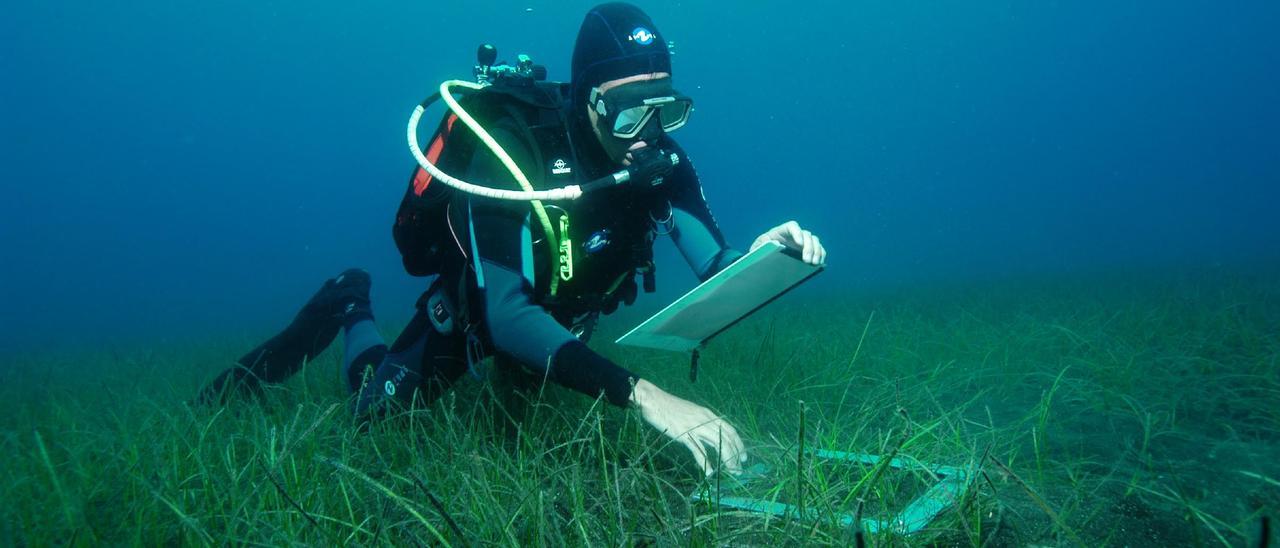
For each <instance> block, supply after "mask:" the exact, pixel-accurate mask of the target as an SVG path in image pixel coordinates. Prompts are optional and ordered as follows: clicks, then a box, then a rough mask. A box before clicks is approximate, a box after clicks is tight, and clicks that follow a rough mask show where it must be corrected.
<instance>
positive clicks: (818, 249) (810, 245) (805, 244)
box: [750, 221, 827, 265]
mask: <svg viewBox="0 0 1280 548" xmlns="http://www.w3.org/2000/svg"><path fill="white" fill-rule="evenodd" d="M765 242H778V243H780V244H782V245H785V246H787V247H789V248H791V249H796V250H799V251H800V258H801V259H804V262H806V263H809V264H811V265H821V264H826V262H827V248H825V247H822V241H820V240H819V239H818V237H817V236H814V235H813V233H812V232H809V231H808V230H805V229H803V228H800V224H799V223H797V222H795V221H787V222H785V223H782V224H780V225H778V226H775V227H773V228H771V229H769V231H768V232H765V233H764V234H761V235H760V237H759V238H756V241H755V242H754V243H752V244H751V250H750V251H755V250H756V248H758V247H760V246H762V245H764V243H765Z"/></svg>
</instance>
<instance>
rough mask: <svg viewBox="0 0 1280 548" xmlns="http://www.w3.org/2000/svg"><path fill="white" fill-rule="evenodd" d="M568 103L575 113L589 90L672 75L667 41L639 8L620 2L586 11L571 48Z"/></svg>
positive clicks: (584, 100)
mask: <svg viewBox="0 0 1280 548" xmlns="http://www.w3.org/2000/svg"><path fill="white" fill-rule="evenodd" d="M572 71H573V72H572V77H571V85H572V91H571V95H572V98H571V100H572V101H573V104H574V110H575V111H577V110H578V105H584V104H586V102H587V95H588V94H589V93H591V88H593V87H595V86H598V85H600V84H602V83H604V82H608V81H609V80H617V79H619V78H625V77H627V76H635V75H637V74H650V73H654V72H667V73H670V72H671V54H670V52H669V51H668V49H667V40H666V39H665V38H663V36H662V32H661V31H659V30H658V27H657V26H656V25H654V24H653V20H652V19H650V18H649V16H648V15H646V14H645V13H644V12H643V11H641V10H640V8H638V7H636V6H633V5H631V4H627V3H623V2H611V3H608V4H601V5H599V6H596V7H594V8H592V9H591V11H589V12H587V17H586V18H585V19H583V21H582V27H580V28H579V29H578V40H577V42H575V43H574V46H573V65H572Z"/></svg>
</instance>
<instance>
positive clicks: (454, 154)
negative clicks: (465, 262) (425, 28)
mask: <svg viewBox="0 0 1280 548" xmlns="http://www.w3.org/2000/svg"><path fill="white" fill-rule="evenodd" d="M476 57H477V61H478V63H477V64H476V66H475V68H474V69H473V76H474V77H475V79H476V81H477V82H478V83H479V84H480V85H482V86H483V87H482V88H480V89H479V90H477V91H472V92H470V93H468V94H467V95H466V96H465V97H463V98H462V99H461V100H460V101H459V104H460V105H465V107H466V112H469V113H471V114H473V115H475V116H476V117H477V118H479V119H480V120H481V121H484V122H489V121H492V119H493V118H495V117H498V116H503V115H506V114H507V113H508V112H510V111H511V110H512V109H520V110H529V109H554V108H558V106H559V105H558V102H557V100H558V93H559V88H560V87H562V86H563V85H562V84H556V83H549V82H546V81H545V80H546V77H547V71H546V67H543V66H541V65H535V64H533V62H532V60H531V59H530V58H529V57H528V56H527V55H523V54H522V55H520V56H519V57H518V61H517V63H516V64H515V65H511V64H507V63H505V62H503V63H495V61H496V59H497V50H496V49H495V48H494V47H493V46H491V45H489V44H484V45H481V46H480V48H479V50H478V51H477V55H476ZM436 97H438V94H437V95H435V96H433V97H432V98H431V99H428V100H427V101H426V102H424V104H426V103H429V102H431V101H433V100H434V99H435V98H436ZM460 121H461V120H459V116H458V114H457V113H455V112H453V111H448V112H446V113H445V114H444V116H443V117H442V119H441V120H440V123H439V125H438V126H437V128H436V131H435V133H434V134H433V135H432V137H431V139H430V141H429V144H428V146H427V148H426V150H425V151H423V154H424V156H425V157H426V159H427V160H428V161H429V162H430V163H431V164H433V165H435V166H437V167H438V168H439V169H440V170H442V171H444V172H446V173H461V172H463V171H465V170H466V168H467V166H468V165H469V164H470V163H471V159H472V157H473V155H474V154H475V153H476V151H477V147H480V146H484V145H483V144H482V143H480V141H479V140H478V139H477V137H476V135H475V134H474V133H473V132H472V131H471V130H470V129H469V128H468V127H467V126H466V124H462V123H459V122H460ZM457 192H460V190H458V189H457V188H455V187H454V186H452V185H449V184H445V182H444V181H441V180H438V178H437V177H436V176H435V175H433V174H432V173H431V172H429V171H427V170H426V169H424V168H423V167H422V166H415V167H414V169H413V172H412V173H411V174H410V176H409V184H408V188H407V189H406V190H405V194H404V197H403V198H402V199H401V200H400V207H399V209H398V210H397V211H396V217H395V224H394V225H392V236H393V238H394V239H395V243H396V248H397V249H398V250H399V251H400V256H401V260H402V262H403V263H404V268H405V271H406V272H408V273H409V274H410V275H412V276H432V275H436V274H440V273H441V267H442V265H443V264H445V262H446V261H450V260H454V259H456V258H460V257H462V255H463V251H462V250H461V249H459V244H458V243H457V235H456V234H454V235H451V230H452V228H451V227H450V226H449V220H448V211H447V208H448V205H449V203H450V202H452V201H453V197H454V196H455V194H456V193H457Z"/></svg>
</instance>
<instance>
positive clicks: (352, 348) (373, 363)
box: [342, 319, 387, 393]
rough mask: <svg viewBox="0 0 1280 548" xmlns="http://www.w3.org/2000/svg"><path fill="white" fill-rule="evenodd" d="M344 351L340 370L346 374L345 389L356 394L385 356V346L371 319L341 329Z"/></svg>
mask: <svg viewBox="0 0 1280 548" xmlns="http://www.w3.org/2000/svg"><path fill="white" fill-rule="evenodd" d="M343 341H344V342H345V343H346V344H344V346H345V348H346V350H345V352H344V354H343V358H342V370H343V371H344V372H346V378H347V389H348V390H350V391H351V393H355V392H358V391H359V390H360V386H361V385H362V384H363V383H364V380H365V377H366V376H368V375H372V374H373V371H374V370H375V369H377V367H378V364H380V363H382V360H383V358H385V357H386V355H387V344H386V343H385V342H383V341H382V335H380V334H379V333H378V328H377V327H376V326H375V325H374V324H373V320H372V319H368V320H360V321H357V322H354V323H352V324H351V325H347V326H345V327H344V328H343Z"/></svg>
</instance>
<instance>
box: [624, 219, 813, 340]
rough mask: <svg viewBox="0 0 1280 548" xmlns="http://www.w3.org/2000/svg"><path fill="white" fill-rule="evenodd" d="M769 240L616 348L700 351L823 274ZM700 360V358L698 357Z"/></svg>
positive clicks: (633, 333) (636, 329)
mask: <svg viewBox="0 0 1280 548" xmlns="http://www.w3.org/2000/svg"><path fill="white" fill-rule="evenodd" d="M799 255H800V253H799V252H798V251H795V250H793V249H790V248H788V247H785V246H783V245H782V244H779V243H777V242H767V243H765V244H764V245H762V246H760V247H759V248H756V250H755V251H752V252H751V253H748V254H746V255H744V256H742V257H741V258H739V259H738V260H737V261H734V262H733V264H731V265H729V266H728V267H726V268H725V269H724V270H721V271H720V272H718V273H716V275H715V276H712V277H711V279H709V280H707V281H705V282H702V283H701V284H700V285H698V286H697V287H695V288H693V289H692V290H690V291H689V292H688V293H685V294H684V296H683V297H680V298H679V299H676V301H675V302H673V303H671V304H669V305H667V307H666V308H663V309H662V310H660V311H659V312H658V313H657V314H654V315H653V316H651V317H650V318H649V319H647V320H645V321H644V322H642V323H641V324H640V325H638V326H636V327H635V328H634V329H632V330H631V331H628V332H627V333H626V334H625V335H623V336H621V337H619V338H618V340H617V341H614V342H616V343H617V344H624V345H628V346H639V347H644V348H656V349H660V350H671V351H675V352H690V351H694V352H696V351H697V350H698V349H699V348H701V347H702V346H703V345H704V344H706V342H707V341H709V340H711V339H712V338H714V337H715V336H716V335H719V334H721V333H723V332H725V331H726V330H728V329H729V328H730V327H733V326H734V325H736V324H737V323H738V322H740V321H742V320H743V319H744V318H746V317H747V316H750V315H751V314H753V313H755V311H757V310H760V309H761V308H764V306H765V305H767V304H769V303H771V302H773V301H774V300H776V299H777V298H778V297H781V296H782V295H784V294H785V293H786V292H788V291H791V290H792V289H794V288H795V287H796V286H799V285H800V284H802V283H804V282H806V281H808V280H809V279H810V278H812V277H814V276H816V275H817V274H818V273H819V272H822V270H823V268H824V267H823V266H815V265H811V264H808V263H805V262H804V261H802V260H801V259H800V256H799ZM695 359H696V357H695Z"/></svg>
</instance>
